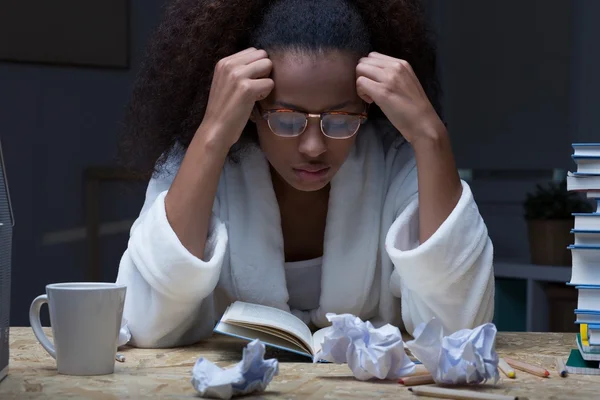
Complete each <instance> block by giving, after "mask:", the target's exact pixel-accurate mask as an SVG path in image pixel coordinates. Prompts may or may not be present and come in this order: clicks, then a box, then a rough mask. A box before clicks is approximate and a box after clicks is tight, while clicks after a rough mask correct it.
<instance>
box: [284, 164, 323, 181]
mask: <svg viewBox="0 0 600 400" xmlns="http://www.w3.org/2000/svg"><path fill="white" fill-rule="evenodd" d="M292 169H293V170H294V172H295V173H296V176H298V178H300V179H301V180H303V181H307V182H317V181H320V180H323V178H325V176H327V173H328V172H329V170H330V169H331V167H329V166H328V165H306V166H301V167H296V168H292Z"/></svg>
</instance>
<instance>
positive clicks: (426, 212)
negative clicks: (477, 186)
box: [412, 124, 462, 243]
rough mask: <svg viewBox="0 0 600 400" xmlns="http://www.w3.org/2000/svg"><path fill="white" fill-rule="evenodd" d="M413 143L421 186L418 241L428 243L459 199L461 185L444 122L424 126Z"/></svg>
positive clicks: (419, 185) (419, 184)
mask: <svg viewBox="0 0 600 400" xmlns="http://www.w3.org/2000/svg"><path fill="white" fill-rule="evenodd" d="M424 129H425V131H424V132H422V133H421V134H420V135H417V137H416V138H415V140H413V143H412V146H413V149H414V152H415V159H416V161H417V174H418V187H419V242H420V243H425V242H426V241H427V240H428V239H429V238H430V237H431V235H433V233H434V232H435V231H437V230H438V228H439V227H440V226H441V225H442V222H444V221H445V220H446V219H447V218H448V216H449V215H450V213H451V212H452V210H453V209H454V207H455V206H456V204H457V203H458V199H460V196H461V193H462V185H461V182H460V177H459V175H458V171H457V169H456V164H455V163H454V156H453V154H452V150H451V148H450V138H449V137H448V134H447V132H446V128H445V127H444V125H443V124H438V126H437V127H436V126H433V127H431V128H424Z"/></svg>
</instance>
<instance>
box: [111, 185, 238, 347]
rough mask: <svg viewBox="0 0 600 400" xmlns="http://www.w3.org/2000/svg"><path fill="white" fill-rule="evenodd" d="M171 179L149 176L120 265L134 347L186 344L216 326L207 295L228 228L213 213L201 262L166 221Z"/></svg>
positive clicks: (215, 276)
mask: <svg viewBox="0 0 600 400" xmlns="http://www.w3.org/2000/svg"><path fill="white" fill-rule="evenodd" d="M171 182H172V176H168V175H167V176H155V177H153V178H152V179H151V180H150V183H149V185H148V188H147V192H146V199H145V202H144V205H143V207H142V211H141V213H140V215H139V217H138V218H137V219H136V221H135V222H134V224H133V226H132V228H131V231H130V238H129V242H128V245H127V249H126V250H125V252H124V254H123V256H122V258H121V262H120V265H119V272H118V276H117V282H118V283H121V284H125V285H126V286H127V293H126V298H125V308H124V311H123V317H124V318H125V319H126V320H127V323H128V327H129V330H130V332H131V343H132V344H133V345H134V346H137V347H171V346H178V345H184V344H190V343H193V342H195V341H198V340H199V339H201V338H202V337H205V336H208V335H210V334H211V333H212V328H213V325H214V319H213V316H212V313H213V311H212V310H213V307H212V304H211V303H212V296H211V294H212V292H213V291H214V289H215V287H216V285H217V282H218V280H219V275H220V271H221V265H222V263H223V259H224V257H225V251H226V247H227V231H226V228H225V225H224V224H223V223H222V222H221V221H220V220H219V218H218V217H217V216H216V215H215V214H214V213H213V216H212V218H211V222H210V227H209V233H208V239H207V242H206V255H205V257H204V258H205V260H202V259H199V258H197V257H195V256H194V255H193V254H191V253H190V252H189V251H188V250H187V249H186V248H185V247H184V246H183V245H182V244H181V242H180V241H179V239H178V237H177V235H176V234H175V232H174V231H173V229H172V228H171V225H170V224H169V221H168V220H167V216H166V211H165V196H166V194H167V192H168V189H169V187H170V185H171ZM215 201H216V202H217V201H218V200H215ZM216 208H217V209H218V206H217V207H216ZM213 210H214V209H213Z"/></svg>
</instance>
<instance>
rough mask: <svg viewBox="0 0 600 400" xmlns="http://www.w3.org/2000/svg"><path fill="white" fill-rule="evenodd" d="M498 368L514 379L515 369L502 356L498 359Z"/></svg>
mask: <svg viewBox="0 0 600 400" xmlns="http://www.w3.org/2000/svg"><path fill="white" fill-rule="evenodd" d="M498 368H500V371H502V372H504V375H506V376H507V377H509V378H510V379H515V376H516V375H515V370H514V369H512V368H511V367H510V365H508V364H507V363H506V361H505V360H504V358H500V360H498Z"/></svg>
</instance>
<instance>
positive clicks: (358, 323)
mask: <svg viewBox="0 0 600 400" xmlns="http://www.w3.org/2000/svg"><path fill="white" fill-rule="evenodd" d="M326 317H327V319H328V320H329V321H330V322H331V323H332V325H331V326H330V327H329V328H326V329H327V331H326V333H325V337H324V339H323V342H322V347H321V350H320V351H318V352H317V354H315V356H314V360H313V361H314V362H317V361H319V360H324V361H329V362H334V363H337V364H342V363H347V364H348V366H349V367H350V369H351V370H352V373H353V374H354V376H355V377H356V378H357V379H359V380H361V381H365V380H369V379H372V378H377V379H398V378H400V377H403V376H407V375H412V374H413V373H414V372H415V364H414V363H413V362H412V361H411V360H410V358H409V357H408V355H407V354H406V352H405V351H404V342H403V341H402V335H401V334H400V330H399V329H398V328H397V327H395V326H392V325H390V324H387V325H384V326H382V327H381V328H378V329H375V328H374V327H373V325H372V324H371V323H370V322H369V321H367V322H363V321H362V320H361V319H360V318H358V317H355V316H353V315H351V314H340V315H337V314H333V313H328V314H326Z"/></svg>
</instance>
